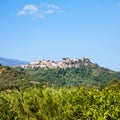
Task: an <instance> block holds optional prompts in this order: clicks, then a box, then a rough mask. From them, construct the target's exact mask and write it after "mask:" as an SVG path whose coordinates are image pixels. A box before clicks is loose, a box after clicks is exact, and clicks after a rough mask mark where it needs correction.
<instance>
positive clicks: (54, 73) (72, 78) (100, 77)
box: [22, 58, 120, 86]
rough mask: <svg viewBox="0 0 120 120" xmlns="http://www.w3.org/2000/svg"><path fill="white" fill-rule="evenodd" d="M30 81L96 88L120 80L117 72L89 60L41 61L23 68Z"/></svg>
mask: <svg viewBox="0 0 120 120" xmlns="http://www.w3.org/2000/svg"><path fill="white" fill-rule="evenodd" d="M22 67H23V68H25V69H24V71H25V73H26V74H27V75H29V77H30V76H31V78H29V77H28V79H29V80H32V81H37V82H40V83H42V84H47V85H50V86H51V85H52V86H54V85H55V86H56V85H60V86H76V85H83V86H91V85H92V86H94V85H95V86H96V85H98V84H105V85H106V84H108V83H109V82H110V80H112V79H120V72H116V71H113V70H110V69H107V68H104V67H101V66H99V65H98V64H94V63H92V62H91V61H90V59H88V58H82V59H73V60H72V59H70V58H63V59H62V60H61V61H51V60H40V61H36V62H31V63H30V64H28V65H25V66H22Z"/></svg>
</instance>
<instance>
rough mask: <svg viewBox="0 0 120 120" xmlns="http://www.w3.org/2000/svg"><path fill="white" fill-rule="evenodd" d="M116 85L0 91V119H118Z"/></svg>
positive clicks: (119, 100)
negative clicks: (100, 87)
mask: <svg viewBox="0 0 120 120" xmlns="http://www.w3.org/2000/svg"><path fill="white" fill-rule="evenodd" d="M119 86H120V84H119V83H114V82H113V83H112V85H109V87H108V86H107V87H105V88H102V89H98V88H94V87H92V88H87V89H86V88H84V87H72V88H44V89H43V88H26V89H22V90H15V89H13V90H5V91H2V92H0V119H1V120H120V89H119Z"/></svg>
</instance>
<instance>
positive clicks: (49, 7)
mask: <svg viewBox="0 0 120 120" xmlns="http://www.w3.org/2000/svg"><path fill="white" fill-rule="evenodd" d="M61 11H63V10H61V9H60V7H59V6H57V5H55V4H41V5H40V6H39V7H38V6H36V5H34V4H28V5H25V6H24V7H23V8H22V9H21V10H20V11H19V12H18V13H17V15H18V16H24V15H32V16H33V17H34V18H39V19H44V18H45V16H46V15H47V14H53V13H62V12H61Z"/></svg>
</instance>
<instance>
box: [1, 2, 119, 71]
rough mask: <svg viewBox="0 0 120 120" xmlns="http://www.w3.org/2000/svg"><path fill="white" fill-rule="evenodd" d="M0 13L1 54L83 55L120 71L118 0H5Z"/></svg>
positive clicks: (19, 56)
mask: <svg viewBox="0 0 120 120" xmlns="http://www.w3.org/2000/svg"><path fill="white" fill-rule="evenodd" d="M0 15H1V20H0V29H1V32H0V41H1V47H0V57H4V58H14V59H19V60H26V61H36V60H39V59H51V60H61V59H62V58H64V57H69V58H71V59H73V58H82V57H87V58H90V60H91V61H92V62H95V63H98V64H99V65H101V66H104V67H107V68H110V69H113V70H119V71H120V54H119V51H120V0H109V1H108V0H106V1H105V0H20V1H14V2H12V1H10V0H4V1H1V4H0Z"/></svg>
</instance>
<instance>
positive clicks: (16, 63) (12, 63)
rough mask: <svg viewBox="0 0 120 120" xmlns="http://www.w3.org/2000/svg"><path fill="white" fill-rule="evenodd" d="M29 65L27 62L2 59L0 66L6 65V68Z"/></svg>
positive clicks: (0, 59) (0, 58)
mask: <svg viewBox="0 0 120 120" xmlns="http://www.w3.org/2000/svg"><path fill="white" fill-rule="evenodd" d="M28 63H29V62H26V61H21V60H16V59H8V58H2V57H0V64H2V65H5V66H19V65H24V64H28Z"/></svg>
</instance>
